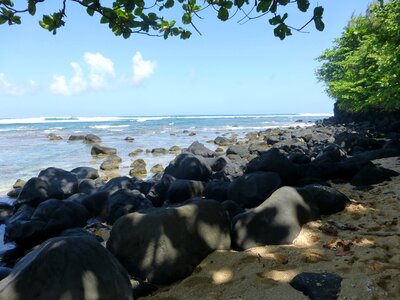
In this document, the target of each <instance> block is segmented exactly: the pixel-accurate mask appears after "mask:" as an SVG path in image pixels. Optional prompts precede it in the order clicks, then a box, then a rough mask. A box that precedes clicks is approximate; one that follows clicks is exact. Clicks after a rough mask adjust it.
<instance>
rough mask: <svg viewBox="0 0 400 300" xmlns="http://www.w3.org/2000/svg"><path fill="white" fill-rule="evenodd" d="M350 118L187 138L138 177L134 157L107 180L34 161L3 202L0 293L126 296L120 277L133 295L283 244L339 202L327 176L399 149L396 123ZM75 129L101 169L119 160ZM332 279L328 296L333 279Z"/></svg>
mask: <svg viewBox="0 0 400 300" xmlns="http://www.w3.org/2000/svg"><path fill="white" fill-rule="evenodd" d="M349 128H350V127H344V126H340V125H339V126H331V125H324V124H319V125H317V126H314V127H308V128H290V129H270V130H265V131H261V132H256V133H251V134H248V135H247V136H246V138H245V139H244V140H239V141H238V140H237V137H236V136H232V137H231V138H226V137H223V136H222V137H217V138H216V139H215V141H214V143H215V144H217V145H220V146H223V147H226V151H224V150H223V149H222V150H221V149H220V150H219V151H212V150H211V149H208V148H207V147H205V146H204V145H203V144H201V143H199V142H194V143H193V144H192V145H190V147H188V148H187V149H182V150H181V149H180V148H179V149H178V148H174V149H173V150H171V149H170V151H182V152H181V153H180V154H178V155H177V156H176V158H175V159H174V160H173V161H172V162H171V163H170V164H169V165H168V166H166V168H165V170H162V168H161V167H160V168H158V174H156V175H155V177H154V178H151V179H149V180H141V179H139V178H137V177H136V175H138V174H146V163H145V162H144V161H143V160H140V159H138V160H136V161H135V162H133V164H132V165H131V167H132V171H131V175H134V176H135V177H116V178H114V179H111V180H109V181H108V182H107V183H103V182H102V181H101V180H99V179H98V176H99V174H98V171H97V170H95V169H93V168H88V167H79V168H75V169H73V170H71V171H66V170H62V169H58V168H48V169H46V170H43V171H42V172H40V173H39V175H38V176H37V177H34V178H31V179H29V180H28V181H27V182H26V183H25V184H23V183H21V184H18V185H15V187H14V189H15V191H16V192H15V194H18V197H17V199H16V201H15V204H14V206H13V208H12V210H13V212H12V213H11V210H10V207H6V208H4V211H6V213H5V218H4V221H5V222H6V229H5V240H6V241H7V242H14V243H15V244H16V247H17V250H16V249H14V250H13V252H12V254H10V253H8V254H7V255H6V254H2V261H3V265H4V266H6V267H12V268H13V269H12V271H11V273H10V275H8V276H6V277H5V279H3V280H2V281H1V282H0V299H26V298H29V297H30V296H29V295H32V293H33V294H34V295H35V297H36V298H37V299H58V298H60V297H61V295H67V294H68V293H69V294H68V295H70V297H71V298H74V299H75V298H76V299H83V298H91V297H94V298H96V296H95V295H97V297H98V298H102V299H132V297H133V295H134V294H135V292H134V291H133V292H132V289H131V284H130V282H129V276H131V277H132V278H134V279H135V280H136V281H135V282H136V283H137V284H136V286H137V287H138V289H137V290H136V294H137V293H138V291H139V290H140V289H141V287H144V286H146V285H149V284H169V283H172V282H175V281H177V280H180V279H183V278H185V277H186V276H188V275H190V274H191V273H192V272H193V271H194V270H195V268H196V266H197V265H198V264H199V263H200V262H201V261H202V260H203V259H204V258H205V257H206V256H207V255H208V254H210V253H211V252H213V251H215V250H219V249H235V250H239V251H241V250H246V249H249V248H251V247H254V246H260V245H273V244H291V243H292V242H293V240H294V239H295V238H296V237H297V236H298V234H299V232H300V230H301V228H302V226H303V225H304V224H305V223H307V222H309V221H311V220H316V219H318V218H319V217H320V216H321V215H329V214H334V213H337V212H340V211H342V210H343V209H344V208H345V206H346V205H347V204H348V203H349V199H348V198H347V196H346V195H344V194H342V193H340V192H338V191H336V190H335V189H334V188H332V187H330V182H331V181H335V182H349V183H350V184H352V185H354V186H356V187H358V188H364V187H366V186H368V185H371V184H376V183H379V182H382V181H385V180H390V178H391V177H392V176H396V175H398V174H397V173H396V172H394V171H392V170H388V169H385V168H383V167H380V166H378V165H375V164H374V163H373V162H372V160H374V159H377V158H383V157H389V156H399V155H400V143H399V134H398V133H397V134H396V133H390V134H386V135H374V133H373V131H371V130H370V128H367V126H366V125H364V127H361V128H350V129H349ZM355 130H357V131H355ZM73 139H75V138H73ZM73 139H71V137H70V140H73ZM83 139H84V140H85V141H86V142H90V143H94V145H93V147H92V151H91V152H92V155H95V156H98V155H106V160H105V161H104V162H103V163H102V165H101V169H102V170H112V169H115V168H118V164H119V163H120V162H121V159H120V158H119V157H118V156H117V155H116V152H117V151H116V149H113V148H107V147H102V146H100V145H99V144H98V143H99V142H100V141H101V139H99V138H98V137H95V136H90V135H87V136H85V137H84V138H83ZM150 152H152V153H153V154H157V155H160V154H165V153H168V150H166V149H164V148H155V149H153V150H152V151H150ZM131 155H134V154H131ZM17 189H20V190H18V191H17ZM7 209H8V215H7ZM88 222H90V223H91V224H93V222H98V224H100V222H103V223H107V224H109V225H110V226H111V225H112V230H111V232H110V233H109V239H108V241H106V246H107V247H106V249H105V248H103V247H102V246H101V244H100V243H99V241H100V242H102V241H105V240H104V238H102V237H101V236H97V235H96V234H92V233H89V232H88V231H85V230H82V229H77V228H84V227H85V226H86V225H87V224H88ZM66 232H67V233H66ZM38 245H40V246H38ZM35 246H38V247H36V248H35V250H32V251H31V252H29V253H28V254H27V255H26V256H24V257H23V258H22V259H21V260H19V261H18V263H16V264H15V261H16V260H17V259H19V258H20V257H21V256H23V254H24V253H25V252H26V251H28V250H31V249H32V248H33V247H35ZM125 269H126V270H127V272H128V273H129V276H128V273H126V271H125ZM58 270H62V272H58ZM5 271H7V270H5ZM8 272H9V271H7V272H5V275H7V274H8ZM328 275H329V274H328ZM328 275H326V274H322V275H312V274H311V275H310V274H304V276H303V277H304V278H303V277H299V278H296V279H295V280H293V282H292V283H291V284H292V286H294V287H295V288H296V289H299V290H302V291H303V292H304V293H305V294H307V295H314V296H313V297H317V296H315V295H324V292H323V289H322V288H313V287H312V286H313V285H318V282H319V281H320V280H322V279H324V278H325V277H326V276H328ZM321 276H322V277H323V278H322V277H321ZM329 276H331V275H329ZM321 278H322V279H321ZM326 278H331V277H326ZM332 278H333V279H329V280H331V281H332V280H334V281H335V284H334V285H333V287H332V292H331V293H334V294H336V293H337V292H338V290H339V289H340V279H337V278H336V277H335V276H334V275H332ZM310 280H311V281H313V282H314V281H318V282H317V283H315V284H314V283H310V282H311V281H310ZM324 280H325V279H324ZM61 282H62V283H63V284H60V283H61ZM310 286H311V288H310ZM318 287H319V286H318ZM310 289H311V290H310ZM149 290H154V286H149ZM136 294H135V295H136ZM36 298H35V299H36Z"/></svg>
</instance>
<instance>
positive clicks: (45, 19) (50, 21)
mask: <svg viewBox="0 0 400 300" xmlns="http://www.w3.org/2000/svg"><path fill="white" fill-rule="evenodd" d="M43 23H44V24H46V25H51V24H53V18H52V17H50V16H48V15H44V16H43Z"/></svg>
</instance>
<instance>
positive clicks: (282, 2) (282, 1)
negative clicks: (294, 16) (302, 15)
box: [278, 0, 290, 6]
mask: <svg viewBox="0 0 400 300" xmlns="http://www.w3.org/2000/svg"><path fill="white" fill-rule="evenodd" d="M289 2H290V0H278V3H279V4H280V5H283V6H285V5H287V4H289Z"/></svg>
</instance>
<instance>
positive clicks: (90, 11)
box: [86, 7, 94, 16]
mask: <svg viewBox="0 0 400 300" xmlns="http://www.w3.org/2000/svg"><path fill="white" fill-rule="evenodd" d="M86 11H87V13H88V15H89V16H93V15H94V9H92V8H90V7H88V8H87V10H86Z"/></svg>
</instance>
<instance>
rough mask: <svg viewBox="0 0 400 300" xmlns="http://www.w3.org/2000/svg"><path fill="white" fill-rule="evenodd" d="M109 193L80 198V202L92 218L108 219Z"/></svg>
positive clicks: (97, 193)
mask: <svg viewBox="0 0 400 300" xmlns="http://www.w3.org/2000/svg"><path fill="white" fill-rule="evenodd" d="M108 196H109V193H108V192H107V191H97V192H94V193H91V194H89V195H85V196H82V197H79V199H78V202H79V203H81V204H82V205H83V206H85V208H86V209H87V211H88V212H89V214H90V216H92V217H98V216H100V217H101V218H106V217H107V209H106V205H107V201H108Z"/></svg>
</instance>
